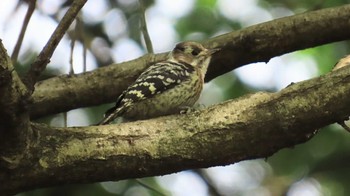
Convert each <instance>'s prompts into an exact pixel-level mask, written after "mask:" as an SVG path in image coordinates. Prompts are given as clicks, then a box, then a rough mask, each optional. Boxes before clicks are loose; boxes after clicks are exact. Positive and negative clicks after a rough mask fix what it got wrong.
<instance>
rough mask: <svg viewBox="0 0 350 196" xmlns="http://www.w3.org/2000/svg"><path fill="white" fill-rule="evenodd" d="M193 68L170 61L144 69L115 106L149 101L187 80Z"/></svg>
mask: <svg viewBox="0 0 350 196" xmlns="http://www.w3.org/2000/svg"><path fill="white" fill-rule="evenodd" d="M193 71H194V68H193V67H192V66H191V65H189V64H185V63H176V62H171V61H166V62H160V63H156V64H154V65H152V66H150V67H149V68H148V69H146V70H145V71H144V72H143V73H142V74H141V75H140V76H139V78H137V80H136V81H135V82H134V83H133V84H132V85H130V86H129V87H128V88H127V90H126V91H125V93H124V96H123V98H122V99H121V100H120V102H119V103H118V102H117V104H116V106H117V107H121V106H123V105H125V104H129V103H135V102H138V101H141V100H144V99H149V98H151V97H153V96H155V95H157V94H160V93H163V92H165V91H167V90H169V89H172V88H174V87H175V86H176V85H178V84H180V83H182V82H184V81H186V80H188V79H189V77H190V74H191V73H192V72H193Z"/></svg>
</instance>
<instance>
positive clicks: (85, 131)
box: [0, 67, 350, 194]
mask: <svg viewBox="0 0 350 196" xmlns="http://www.w3.org/2000/svg"><path fill="white" fill-rule="evenodd" d="M330 92H332V93H330ZM349 97H350V69H349V67H344V68H341V69H339V70H336V71H334V72H331V73H329V74H327V75H325V76H322V77H318V78H314V79H311V80H308V81H304V82H300V83H296V84H293V85H290V86H289V87H287V88H286V89H284V90H282V91H280V92H277V93H264V92H260V93H256V94H252V95H247V96H245V97H241V98H238V99H236V100H230V101H227V102H224V103H220V104H217V105H215V106H212V107H210V108H207V109H204V110H201V111H195V112H192V113H189V114H185V115H173V116H166V117H160V118H156V119H151V120H145V121H136V122H130V123H122V124H115V125H106V126H91V127H71V128H50V127H47V126H43V125H40V124H32V129H33V130H34V133H35V134H34V135H33V137H32V138H30V140H31V141H32V142H30V143H31V144H32V145H31V146H30V152H26V153H28V155H27V157H28V159H26V160H23V161H24V162H23V164H22V165H23V167H18V168H15V169H13V170H10V171H7V172H0V181H1V182H2V186H0V191H1V192H2V193H7V194H14V193H18V192H21V191H25V190H29V189H33V188H39V187H47V186H53V185H58V184H63V183H65V184H67V183H84V182H85V183H87V182H97V181H107V180H122V179H127V178H139V177H145V176H155V175H164V174H169V173H173V172H177V171H181V170H186V169H192V168H204V167H211V166H217V165H227V164H232V163H235V162H237V161H240V160H245V159H253V158H260V157H267V156H270V155H272V154H273V153H275V152H276V151H278V150H279V149H281V148H285V147H290V146H294V145H296V144H298V143H302V142H305V141H307V140H309V139H310V138H311V137H312V136H313V135H314V134H315V133H316V131H317V130H318V129H320V128H321V127H324V126H326V125H328V124H331V123H334V122H337V121H339V120H342V119H344V118H345V117H347V116H349V115H350V99H349ZM23 176H25V178H23ZM52 176H55V177H54V178H52Z"/></svg>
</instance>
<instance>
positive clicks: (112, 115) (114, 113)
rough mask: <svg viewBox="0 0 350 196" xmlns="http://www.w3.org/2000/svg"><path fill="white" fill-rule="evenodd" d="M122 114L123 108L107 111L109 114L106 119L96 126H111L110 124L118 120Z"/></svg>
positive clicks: (105, 116) (106, 114)
mask: <svg viewBox="0 0 350 196" xmlns="http://www.w3.org/2000/svg"><path fill="white" fill-rule="evenodd" d="M121 113H122V108H116V107H113V108H111V109H109V110H107V112H106V113H105V115H104V118H103V119H102V120H101V121H100V122H99V123H97V124H96V125H106V124H109V123H110V122H112V121H113V120H114V119H116V118H117V117H119V116H120V115H121Z"/></svg>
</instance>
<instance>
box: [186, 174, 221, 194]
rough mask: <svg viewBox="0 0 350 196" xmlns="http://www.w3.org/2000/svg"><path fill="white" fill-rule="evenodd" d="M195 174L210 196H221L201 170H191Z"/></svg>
mask: <svg viewBox="0 0 350 196" xmlns="http://www.w3.org/2000/svg"><path fill="white" fill-rule="evenodd" d="M192 171H193V172H194V173H195V174H197V175H198V176H199V177H200V178H201V179H202V180H203V181H204V183H205V184H206V185H207V187H208V190H209V193H210V195H212V196H221V195H222V194H220V192H219V191H218V190H217V188H216V187H215V186H214V184H213V181H212V179H211V178H210V176H208V174H207V173H206V172H205V171H204V170H203V169H195V170H192Z"/></svg>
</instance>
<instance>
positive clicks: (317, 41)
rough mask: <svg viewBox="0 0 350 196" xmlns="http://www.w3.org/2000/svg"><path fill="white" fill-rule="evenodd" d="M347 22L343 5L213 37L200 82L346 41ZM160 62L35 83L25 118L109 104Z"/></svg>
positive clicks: (349, 9) (348, 12)
mask: <svg viewBox="0 0 350 196" xmlns="http://www.w3.org/2000/svg"><path fill="white" fill-rule="evenodd" d="M349 18H350V5H345V6H342V7H336V8H329V9H323V10H319V11H314V12H307V13H304V14H299V15H295V16H290V17H285V18H281V19H278V20H273V21H271V22H266V23H262V24H258V25H254V26H251V27H249V28H245V29H242V30H239V31H235V32H231V33H227V34H224V35H221V36H218V37H214V38H212V39H210V40H208V41H206V42H204V45H205V46H206V47H209V48H216V47H218V48H221V49H222V51H221V52H219V53H217V54H216V55H215V56H214V58H213V60H212V62H211V64H210V66H209V70H208V73H207V76H206V80H207V81H209V80H211V79H213V78H215V77H217V76H219V75H221V74H223V73H226V72H229V71H231V70H233V69H235V68H237V67H240V66H242V65H245V64H248V63H252V62H267V61H269V59H271V58H273V57H275V56H279V55H281V54H285V53H288V52H292V51H296V50H301V49H305V48H308V47H314V46H318V45H322V44H327V43H331V42H336V41H340V40H346V39H350V34H349V33H348V32H350V20H349ZM334 24H336V25H334ZM164 59H165V54H157V55H146V56H143V57H141V58H139V59H136V60H132V61H128V62H124V63H120V64H113V65H110V66H107V67H103V68H100V69H97V70H94V71H92V72H88V73H83V74H78V75H74V76H58V77H55V78H52V79H48V80H45V81H42V82H39V83H37V85H36V87H35V88H36V92H34V96H33V101H34V102H33V105H32V106H31V109H30V115H31V118H32V119H36V118H39V117H43V116H46V115H48V114H55V113H60V112H64V111H68V110H71V109H75V108H80V107H87V106H93V105H99V104H102V103H107V102H113V101H115V100H116V98H117V97H118V96H119V95H120V94H121V92H122V91H123V90H124V89H125V88H126V87H127V86H128V85H129V84H130V83H131V82H133V81H134V80H135V79H136V77H137V76H138V75H139V74H140V73H141V72H142V71H143V70H144V69H145V68H146V67H147V65H148V64H150V63H153V62H156V61H160V60H164ZM90 97H94V99H91V98H90Z"/></svg>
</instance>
